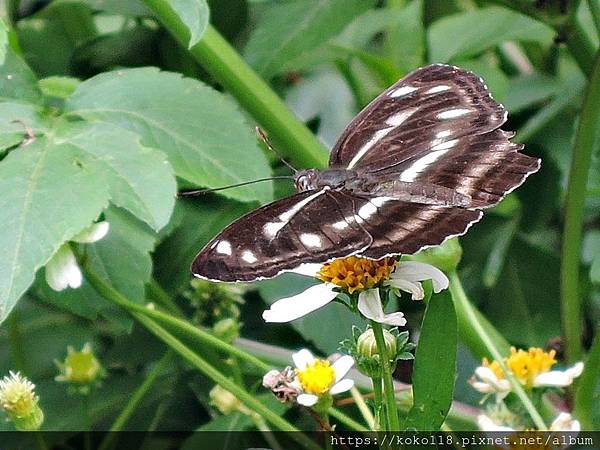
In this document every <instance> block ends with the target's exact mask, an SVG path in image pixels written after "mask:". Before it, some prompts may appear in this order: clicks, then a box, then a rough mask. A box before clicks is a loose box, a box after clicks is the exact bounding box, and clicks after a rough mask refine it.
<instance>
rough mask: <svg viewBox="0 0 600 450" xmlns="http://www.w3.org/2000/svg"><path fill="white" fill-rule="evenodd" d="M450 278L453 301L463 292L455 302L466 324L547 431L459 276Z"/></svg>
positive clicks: (536, 419)
mask: <svg viewBox="0 0 600 450" xmlns="http://www.w3.org/2000/svg"><path fill="white" fill-rule="evenodd" d="M449 278H450V286H451V288H450V290H451V292H452V294H453V295H452V297H453V299H454V292H462V293H463V295H462V298H459V299H458V300H459V301H458V302H457V300H456V299H455V300H454V301H455V305H456V304H457V303H460V304H461V306H462V307H463V309H462V313H463V314H464V317H463V320H464V323H467V322H468V323H469V324H470V325H469V326H470V327H471V328H472V330H473V332H474V333H475V334H476V335H477V336H478V337H479V340H480V341H481V342H482V344H483V345H484V346H485V349H486V351H487V353H489V354H490V355H491V357H492V358H494V359H495V360H496V361H497V362H498V364H499V365H500V367H501V368H502V371H503V372H504V375H505V376H506V378H507V379H508V381H509V382H510V384H511V386H512V389H513V391H514V393H515V394H517V397H519V400H521V403H523V406H524V407H525V409H526V410H527V412H528V413H529V415H530V416H531V419H532V420H533V422H534V423H535V426H536V427H537V429H538V430H541V431H544V430H547V428H546V424H545V423H544V419H542V416H541V415H540V413H539V412H538V410H537V409H536V408H535V406H534V405H533V403H532V401H531V399H530V398H529V397H528V396H527V394H526V393H525V390H524V389H523V386H521V383H520V382H519V381H518V380H517V379H516V378H515V377H514V375H513V374H512V372H511V371H509V370H508V368H507V367H506V364H505V363H504V358H503V356H502V354H501V353H500V351H499V350H498V347H497V346H496V344H495V343H494V339H493V338H492V336H491V335H490V333H488V331H486V328H485V327H484V326H483V325H482V322H480V319H481V317H478V316H477V314H476V313H475V309H474V308H473V307H472V306H471V304H470V303H469V302H468V300H467V299H466V296H464V291H463V290H462V286H461V284H460V279H459V277H458V274H457V273H456V272H451V273H450V277H449ZM453 285H454V286H455V289H452V286H453ZM462 324H463V322H459V326H461V325H462Z"/></svg>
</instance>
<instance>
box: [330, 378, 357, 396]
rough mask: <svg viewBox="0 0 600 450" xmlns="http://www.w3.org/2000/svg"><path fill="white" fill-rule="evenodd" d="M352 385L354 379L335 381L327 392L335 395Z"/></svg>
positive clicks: (347, 389)
mask: <svg viewBox="0 0 600 450" xmlns="http://www.w3.org/2000/svg"><path fill="white" fill-rule="evenodd" d="M352 386H354V380H349V379H345V380H342V381H340V382H339V383H335V384H334V385H333V386H332V387H331V389H329V393H330V394H331V395H335V394H339V393H340V392H346V391H349V390H350V389H352Z"/></svg>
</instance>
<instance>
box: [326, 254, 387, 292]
mask: <svg viewBox="0 0 600 450" xmlns="http://www.w3.org/2000/svg"><path fill="white" fill-rule="evenodd" d="M395 269H396V258H383V259H379V260H373V259H368V258H360V257H358V256H349V257H347V258H340V259H336V260H334V261H332V262H330V263H327V264H323V266H322V267H321V269H320V270H319V274H318V275H317V278H318V279H319V280H321V281H324V282H326V283H333V284H335V285H336V286H338V287H340V288H342V289H343V290H344V291H347V292H348V293H350V294H352V293H353V292H355V291H357V290H360V291H362V290H365V289H371V288H373V287H375V286H377V285H378V284H379V283H381V282H382V281H385V280H387V279H389V277H390V274H391V273H392V272H393V271H394V270H395Z"/></svg>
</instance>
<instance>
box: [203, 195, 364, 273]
mask: <svg viewBox="0 0 600 450" xmlns="http://www.w3.org/2000/svg"><path fill="white" fill-rule="evenodd" d="M353 210H354V207H353V204H352V202H349V201H348V199H347V198H346V197H345V196H344V195H343V194H341V193H339V192H336V191H332V190H329V189H323V190H320V191H307V192H302V193H299V194H296V195H293V196H291V197H287V198H284V199H282V200H277V201H275V202H273V203H270V204H268V205H266V206H263V207H262V208H259V209H257V210H255V211H252V212H251V213H249V214H247V215H245V216H244V217H242V218H241V219H239V220H237V221H236V222H234V223H232V224H231V225H229V226H228V227H227V228H225V230H223V231H222V232H221V233H220V234H219V235H218V236H217V237H216V238H214V239H213V240H212V241H211V242H209V243H208V244H207V246H206V247H205V249H204V250H202V251H201V252H200V253H199V254H198V256H197V257H196V259H195V260H194V263H193V265H192V272H193V273H194V274H196V275H198V276H201V277H202V278H207V279H211V280H220V281H252V280H256V279H259V278H270V277H274V276H275V275H277V274H279V273H281V272H283V271H286V270H292V269H294V268H296V267H297V266H300V265H301V264H303V263H320V262H323V261H326V260H330V259H332V258H335V257H338V256H340V255H349V254H353V253H357V252H359V251H361V250H364V249H366V248H367V247H368V246H369V245H370V243H371V240H372V238H371V236H370V235H369V234H368V233H366V232H365V230H364V228H363V227H361V226H360V224H359V223H357V222H356V221H355V219H354V216H353Z"/></svg>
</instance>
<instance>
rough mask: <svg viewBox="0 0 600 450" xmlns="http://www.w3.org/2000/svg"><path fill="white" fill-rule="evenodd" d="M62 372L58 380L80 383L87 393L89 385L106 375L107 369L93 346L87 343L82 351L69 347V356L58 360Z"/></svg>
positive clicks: (57, 377) (83, 390)
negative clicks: (60, 360) (99, 359)
mask: <svg viewBox="0 0 600 450" xmlns="http://www.w3.org/2000/svg"><path fill="white" fill-rule="evenodd" d="M56 365H57V366H58V368H59V370H60V374H59V375H58V376H56V377H55V380H56V381H59V382H67V383H72V384H76V385H79V386H80V388H82V389H80V390H81V391H82V393H87V391H88V390H89V387H90V386H91V385H93V384H95V383H97V382H99V381H100V380H101V379H102V378H103V377H104V376H105V370H104V368H103V367H102V365H101V364H100V362H99V361H98V359H97V358H96V356H95V355H94V353H93V352H92V346H91V345H90V344H89V343H86V344H85V345H84V346H83V348H82V349H81V351H75V349H74V348H73V347H71V346H69V347H67V357H66V358H65V360H64V361H63V362H56Z"/></svg>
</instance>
